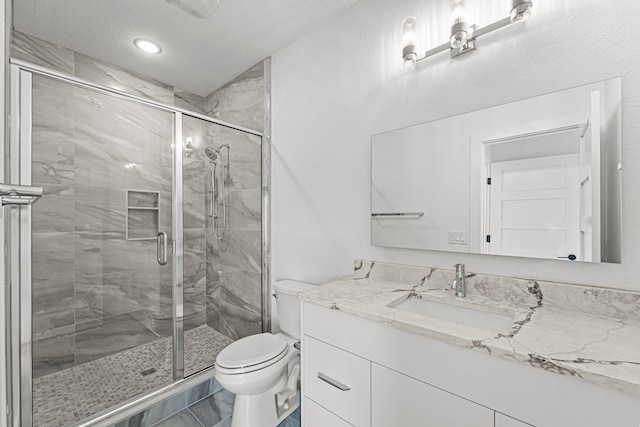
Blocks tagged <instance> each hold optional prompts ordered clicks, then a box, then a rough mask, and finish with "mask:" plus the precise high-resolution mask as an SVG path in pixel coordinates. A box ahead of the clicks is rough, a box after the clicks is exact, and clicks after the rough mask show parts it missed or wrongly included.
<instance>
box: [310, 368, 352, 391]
mask: <svg viewBox="0 0 640 427" xmlns="http://www.w3.org/2000/svg"><path fill="white" fill-rule="evenodd" d="M318 378H320V379H321V380H322V381H324V382H325V383H327V384H331V385H332V386H334V387H335V388H337V389H339V390H342V391H349V390H351V387H349V386H346V385H344V384H342V383H341V382H339V381H336V380H334V379H333V378H330V377H328V376H326V375H325V374H323V373H322V372H318Z"/></svg>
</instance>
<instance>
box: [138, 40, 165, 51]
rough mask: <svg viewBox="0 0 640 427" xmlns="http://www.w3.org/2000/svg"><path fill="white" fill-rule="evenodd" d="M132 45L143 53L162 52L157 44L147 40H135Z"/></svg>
mask: <svg viewBox="0 0 640 427" xmlns="http://www.w3.org/2000/svg"><path fill="white" fill-rule="evenodd" d="M133 44H134V45H135V46H136V47H137V48H138V49H140V50H141V51H143V52H146V53H153V54H157V53H160V52H162V48H161V47H160V45H159V44H158V43H154V42H152V41H151V40H147V39H135V40H134V41H133Z"/></svg>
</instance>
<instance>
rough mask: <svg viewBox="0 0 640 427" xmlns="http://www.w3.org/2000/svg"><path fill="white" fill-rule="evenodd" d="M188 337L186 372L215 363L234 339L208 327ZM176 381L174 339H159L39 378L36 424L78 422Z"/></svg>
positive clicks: (57, 425) (35, 397) (36, 383)
mask: <svg viewBox="0 0 640 427" xmlns="http://www.w3.org/2000/svg"><path fill="white" fill-rule="evenodd" d="M184 341H185V351H184V360H185V375H190V374H193V373H196V372H198V371H201V370H203V369H205V368H207V367H209V366H212V365H213V364H214V362H215V358H216V356H217V355H218V354H219V353H220V351H222V349H223V348H224V347H225V346H227V345H229V344H230V343H231V342H233V340H232V339H230V338H228V337H226V336H225V335H223V334H221V333H219V332H218V331H216V330H215V329H213V328H210V327H209V326H206V325H203V326H200V327H197V328H195V329H191V330H189V331H186V332H185V340H184ZM153 369H155V371H154V372H151V373H149V372H150V371H151V370H153ZM143 372H144V373H145V375H143ZM171 382H172V338H171V337H167V338H161V339H157V340H155V341H152V342H150V343H147V344H144V345H141V346H138V347H135V348H132V349H129V350H125V351H122V352H119V353H116V354H113V355H110V356H107V357H103V358H100V359H97V360H92V361H90V362H87V363H84V364H81V365H78V366H74V367H72V368H69V369H65V370H63V371H59V372H56V373H53V374H49V375H45V376H42V377H40V378H36V379H34V381H33V405H34V413H33V417H34V426H36V427H61V426H65V425H71V424H75V423H77V422H78V421H81V420H83V419H85V418H88V417H90V416H92V415H95V414H96V413H98V412H101V411H103V410H105V409H107V408H110V407H113V406H115V405H117V404H119V403H122V402H124V401H126V400H128V399H131V398H132V397H135V396H137V395H140V394H142V393H145V392H148V391H150V390H154V389H156V388H159V387H161V386H164V385H167V384H170V383H171Z"/></svg>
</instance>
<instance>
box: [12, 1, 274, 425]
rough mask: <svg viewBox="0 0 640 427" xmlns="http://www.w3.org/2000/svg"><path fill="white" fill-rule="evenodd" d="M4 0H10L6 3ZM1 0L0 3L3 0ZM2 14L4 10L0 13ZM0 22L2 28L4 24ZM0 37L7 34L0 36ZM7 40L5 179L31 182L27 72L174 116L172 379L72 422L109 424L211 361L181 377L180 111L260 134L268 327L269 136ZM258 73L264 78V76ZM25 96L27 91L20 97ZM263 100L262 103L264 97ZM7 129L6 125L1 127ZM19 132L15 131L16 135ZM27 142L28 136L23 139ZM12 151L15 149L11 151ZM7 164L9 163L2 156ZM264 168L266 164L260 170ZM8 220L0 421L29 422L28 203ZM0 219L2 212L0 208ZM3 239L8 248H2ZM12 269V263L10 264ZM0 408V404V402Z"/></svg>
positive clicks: (180, 386) (174, 388) (182, 384)
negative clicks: (16, 53)
mask: <svg viewBox="0 0 640 427" xmlns="http://www.w3.org/2000/svg"><path fill="white" fill-rule="evenodd" d="M8 3H9V4H10V1H9V2H8ZM6 5H7V2H5V6H6ZM5 13H6V11H5ZM10 28H11V26H10V24H9V25H8V24H7V22H6V21H5V32H7V31H8V29H10ZM6 37H9V36H8V35H6ZM8 43H9V42H8V41H7V40H5V56H4V58H5V63H6V64H7V69H10V74H11V78H9V76H5V83H7V85H6V86H5V87H10V88H11V96H10V100H11V105H12V108H17V109H18V110H15V109H14V110H13V111H14V112H16V111H20V113H21V114H15V113H14V114H12V115H11V126H10V127H11V138H10V139H8V138H5V141H10V142H5V143H4V144H0V151H2V152H3V154H4V156H3V158H4V159H7V158H8V156H7V155H6V154H7V153H8V152H12V153H19V155H13V156H11V159H10V163H11V164H10V165H9V164H7V165H4V164H0V175H1V176H2V179H3V180H4V179H5V178H6V179H7V180H8V181H7V182H10V183H12V184H23V185H27V184H30V183H31V144H30V143H24V141H26V140H27V139H25V138H30V133H31V123H30V121H28V120H25V119H26V118H30V112H31V107H32V105H31V96H30V92H29V91H30V86H31V76H33V75H39V76H45V77H48V78H51V79H55V80H58V81H62V82H66V83H69V84H73V85H74V86H78V87H82V88H86V89H90V90H93V91H96V92H99V93H103V94H106V95H109V96H113V97H116V98H120V99H125V100H129V101H135V102H138V103H141V104H144V105H147V106H150V107H153V108H156V109H159V110H163V111H168V112H171V113H173V115H174V132H173V144H172V147H173V149H172V152H173V159H172V174H173V180H172V182H173V184H172V198H173V208H172V214H173V221H172V229H173V233H172V235H173V236H174V240H173V241H172V242H171V244H172V249H173V268H174V270H173V289H172V293H173V317H174V322H173V340H174V345H173V377H174V382H173V383H172V384H171V385H169V386H166V387H163V388H162V389H158V390H153V391H151V392H149V393H147V394H145V395H143V396H140V397H137V398H134V399H132V400H130V401H127V402H124V403H122V404H120V405H117V406H114V407H112V408H109V409H108V410H106V411H104V412H102V413H99V414H96V415H95V416H94V417H93V418H91V419H90V420H88V421H86V422H84V423H82V424H80V426H102V425H110V424H114V423H116V422H118V421H121V420H123V419H126V418H127V417H128V416H131V415H133V414H135V413H137V412H139V411H141V410H143V409H144V408H145V407H147V406H148V405H150V404H152V403H153V402H158V401H160V400H162V399H164V398H166V397H169V396H171V395H173V394H175V393H176V392H178V391H181V390H184V389H186V388H187V387H189V386H190V385H193V384H196V383H197V382H199V381H203V380H206V379H207V378H210V377H212V376H213V373H214V371H213V367H211V368H209V369H206V370H204V371H202V372H200V373H197V374H194V375H193V376H190V377H189V378H187V379H185V376H184V358H183V351H184V306H183V280H184V272H183V262H184V260H183V256H184V241H183V233H182V229H183V194H182V184H183V176H182V158H183V153H182V147H183V146H184V141H183V135H182V130H183V117H184V116H188V117H193V118H197V119H200V120H203V121H205V122H208V123H213V124H216V125H220V126H223V127H226V128H230V129H233V130H236V131H240V132H244V133H247V134H251V135H254V136H258V137H260V138H261V140H262V165H261V167H262V177H263V178H262V206H263V209H262V242H261V245H262V246H261V247H262V261H263V262H262V282H261V292H262V296H263V297H262V301H263V304H262V325H263V331H265V332H267V331H270V330H271V322H270V319H271V302H270V298H269V295H270V282H271V280H270V261H269V259H270V250H271V242H270V226H269V221H270V209H269V206H270V185H271V184H270V172H269V171H268V168H269V165H270V160H271V147H270V138H269V137H268V136H265V134H263V132H259V131H256V130H253V129H248V128H244V127H241V126H236V125H233V124H231V123H227V122H224V121H221V120H218V119H214V118H212V117H209V116H206V115H203V114H199V113H195V112H192V111H189V110H185V109H182V108H179V107H175V106H172V105H166V104H163V103H160V102H157V101H154V100H150V99H147V98H143V97H140V96H135V95H131V94H128V93H125V92H122V91H119V90H116V89H112V88H109V87H105V86H102V85H98V84H94V83H92V82H88V81H85V80H82V79H78V78H76V77H74V76H70V75H67V74H64V73H61V72H57V71H54V70H51V69H48V68H45V67H41V66H37V65H33V64H31V63H28V62H25V61H21V60H11V61H10V62H9V60H8V50H7V49H8ZM265 77H266V76H265ZM27 95H28V96H27ZM267 102H269V101H267ZM5 109H6V110H7V111H5V115H4V116H5V119H6V117H8V116H9V114H8V113H9V109H8V108H5ZM7 127H9V126H7ZM20 132H21V133H22V134H20ZM29 141H30V140H29ZM18 150H19V151H18ZM7 163H9V162H7ZM265 169H267V170H265ZM6 212H7V213H9V212H10V216H11V220H10V221H9V220H7V221H3V223H2V226H1V227H3V228H2V229H1V230H0V244H4V245H3V246H2V247H0V249H1V250H0V258H2V260H0V281H2V283H1V284H0V287H1V288H2V290H4V292H3V293H2V296H0V303H1V304H2V308H3V312H4V313H5V314H3V317H2V320H0V326H3V325H2V323H3V322H2V321H4V326H5V328H3V329H4V330H6V331H7V336H6V337H3V336H2V335H1V334H0V341H2V342H1V343H0V351H2V355H1V356H4V357H5V361H4V363H1V364H2V365H3V366H0V380H1V379H3V375H5V376H6V377H7V378H6V383H7V387H6V388H3V389H2V390H1V391H0V398H3V400H6V401H7V402H9V404H8V407H7V411H6V413H7V417H6V418H5V417H4V416H2V417H0V427H5V426H7V427H8V426H16V427H17V426H22V427H29V426H31V425H32V412H33V408H32V399H31V397H32V396H31V393H32V391H31V390H32V381H33V378H32V373H31V358H32V348H31V345H32V336H31V318H32V307H31V285H32V283H31V276H30V275H31V208H30V207H29V206H22V207H18V208H11V210H10V211H9V210H8V209H7V211H6ZM0 219H3V215H2V214H0ZM7 245H9V246H10V247H9V249H10V250H9V251H5V250H3V248H4V247H7ZM18 266H19V268H16V267H18ZM0 362H3V359H2V358H0ZM0 407H2V404H0Z"/></svg>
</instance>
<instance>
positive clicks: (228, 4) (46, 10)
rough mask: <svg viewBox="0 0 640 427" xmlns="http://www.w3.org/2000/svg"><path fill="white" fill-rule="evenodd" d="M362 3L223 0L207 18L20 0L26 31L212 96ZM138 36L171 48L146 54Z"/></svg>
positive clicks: (98, 1)
mask: <svg viewBox="0 0 640 427" xmlns="http://www.w3.org/2000/svg"><path fill="white" fill-rule="evenodd" d="M356 1H357V0H221V1H220V7H219V8H218V10H217V11H216V12H215V13H214V14H213V15H212V16H210V17H209V18H207V19H198V18H195V17H194V16H192V15H190V14H188V13H187V12H185V11H183V10H181V9H178V8H177V7H175V6H173V5H171V4H169V3H168V2H166V1H163V0H14V2H13V3H14V6H13V8H14V27H15V28H16V29H17V30H19V31H22V32H25V33H28V34H32V35H34V36H36V37H39V38H42V39H44V40H48V41H50V42H52V43H55V44H58V45H61V46H64V47H66V48H69V49H72V50H75V51H77V52H80V53H83V54H85V55H90V56H93V57H95V58H98V59H101V60H104V61H108V62H111V63H114V64H116V65H119V66H121V67H123V68H126V69H128V70H132V71H135V72H138V73H141V74H145V75H147V76H150V77H153V78H155V79H158V80H160V81H162V82H165V83H167V84H169V85H173V86H176V87H179V88H181V89H185V90H188V91H190V92H193V93H196V94H198V95H202V96H205V95H208V94H210V93H211V92H213V91H214V90H215V89H217V88H219V87H220V86H222V85H224V84H225V83H227V82H228V81H230V80H232V79H233V78H234V77H236V76H237V75H239V74H240V73H242V72H243V71H245V70H246V69H248V68H249V67H250V66H252V65H253V64H255V63H257V62H259V61H260V60H262V59H264V58H266V57H268V56H270V55H272V54H273V53H275V52H277V51H278V50H280V49H282V48H283V47H285V46H286V45H288V44H289V43H291V42H292V41H293V40H295V39H296V38H298V37H299V36H300V35H302V34H303V33H304V32H305V31H306V30H308V29H309V27H312V26H315V25H319V24H320V23H322V22H323V21H326V20H327V19H329V18H331V17H332V16H335V15H336V14H338V13H340V12H341V11H343V10H345V9H346V8H348V7H349V6H351V5H352V4H353V3H355V2H356ZM138 37H140V38H148V39H151V40H154V41H156V42H158V43H159V44H160V45H161V46H162V49H163V52H162V53H161V54H160V55H148V54H143V53H142V52H140V51H138V50H137V49H136V48H135V47H134V46H133V40H134V39H135V38H138ZM308 54H309V53H307V52H301V53H300V57H301V60H304V57H305V55H308Z"/></svg>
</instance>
